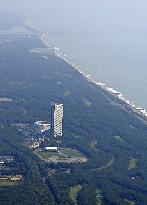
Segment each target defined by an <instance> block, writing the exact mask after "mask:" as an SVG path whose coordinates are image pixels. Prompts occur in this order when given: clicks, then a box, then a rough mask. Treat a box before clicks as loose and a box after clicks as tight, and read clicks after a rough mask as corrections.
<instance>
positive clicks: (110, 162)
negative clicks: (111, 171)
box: [93, 158, 115, 171]
mask: <svg viewBox="0 0 147 205" xmlns="http://www.w3.org/2000/svg"><path fill="white" fill-rule="evenodd" d="M114 161H115V158H113V159H111V160H109V161H108V162H107V163H106V164H105V165H104V166H101V167H99V168H96V169H93V170H94V171H101V170H103V169H107V168H109V167H111V166H112V165H113V163H114Z"/></svg>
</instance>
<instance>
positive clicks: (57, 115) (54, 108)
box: [51, 103, 63, 137]
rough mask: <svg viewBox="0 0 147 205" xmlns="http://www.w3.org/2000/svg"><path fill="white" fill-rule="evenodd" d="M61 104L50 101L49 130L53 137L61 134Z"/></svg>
mask: <svg viewBox="0 0 147 205" xmlns="http://www.w3.org/2000/svg"><path fill="white" fill-rule="evenodd" d="M62 124H63V104H57V103H51V131H52V133H53V135H54V137H61V136H62Z"/></svg>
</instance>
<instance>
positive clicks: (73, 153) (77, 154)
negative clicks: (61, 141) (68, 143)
mask: <svg viewBox="0 0 147 205" xmlns="http://www.w3.org/2000/svg"><path fill="white" fill-rule="evenodd" d="M60 153H61V155H62V156H66V157H82V156H83V155H82V154H81V153H80V152H79V151H77V150H74V149H70V148H65V149H62V150H61V151H60Z"/></svg>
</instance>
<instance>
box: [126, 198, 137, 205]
mask: <svg viewBox="0 0 147 205" xmlns="http://www.w3.org/2000/svg"><path fill="white" fill-rule="evenodd" d="M124 201H125V202H127V203H128V205H135V202H134V201H130V200H127V199H125V200H124Z"/></svg>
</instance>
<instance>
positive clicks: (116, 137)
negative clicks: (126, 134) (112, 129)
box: [114, 136, 123, 142]
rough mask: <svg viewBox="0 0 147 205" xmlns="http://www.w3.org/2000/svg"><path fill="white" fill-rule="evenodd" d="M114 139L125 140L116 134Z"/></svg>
mask: <svg viewBox="0 0 147 205" xmlns="http://www.w3.org/2000/svg"><path fill="white" fill-rule="evenodd" d="M114 139H116V140H117V141H119V142H122V141H123V139H122V137H121V136H114Z"/></svg>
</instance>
